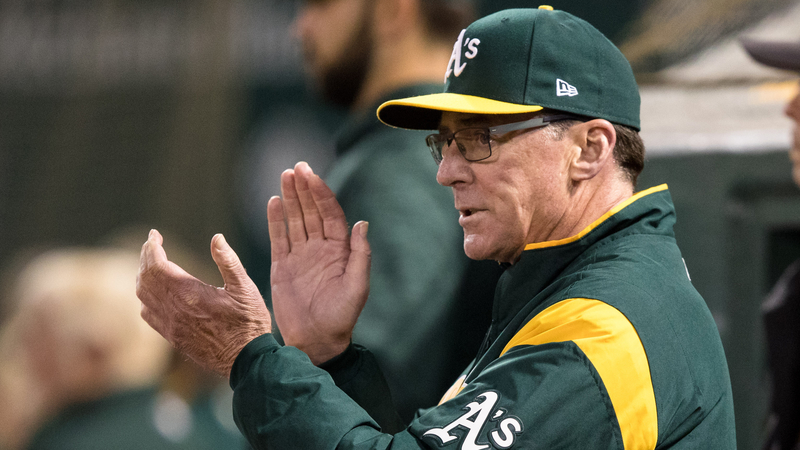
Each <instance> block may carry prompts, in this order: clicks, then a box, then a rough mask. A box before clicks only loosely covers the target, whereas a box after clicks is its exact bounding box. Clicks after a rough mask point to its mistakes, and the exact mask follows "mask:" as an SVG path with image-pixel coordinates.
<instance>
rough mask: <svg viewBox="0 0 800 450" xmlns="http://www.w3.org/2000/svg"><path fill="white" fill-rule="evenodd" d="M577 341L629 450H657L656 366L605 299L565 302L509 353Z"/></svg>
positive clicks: (537, 320) (529, 328)
mask: <svg viewBox="0 0 800 450" xmlns="http://www.w3.org/2000/svg"><path fill="white" fill-rule="evenodd" d="M569 341H571V342H574V343H575V344H576V345H577V346H578V347H579V348H580V349H581V351H583V353H584V354H585V355H586V357H587V358H588V359H589V361H591V363H592V365H593V366H594V368H595V370H597V373H598V374H599V375H600V378H601V379H602V380H603V384H604V385H605V387H606V390H607V391H608V395H609V397H610V398H611V403H612V405H613V406H614V412H615V413H616V415H617V421H618V422H619V427H620V432H621V433H622V441H623V443H624V446H625V449H628V450H630V449H648V450H650V449H654V448H655V446H656V442H657V440H658V416H657V411H656V398H655V393H654V392H653V383H652V380H651V378H650V364H649V363H648V361H647V355H646V354H645V350H644V346H643V345H642V341H641V340H640V339H639V335H638V334H637V333H636V329H634V327H633V325H632V324H631V323H630V321H629V320H628V318H627V317H625V315H623V314H622V313H621V312H620V311H619V310H617V309H616V308H614V307H613V306H610V305H609V304H607V303H603V302H601V301H599V300H591V299H585V298H572V299H567V300H562V301H560V302H558V303H556V304H555V305H553V306H550V307H549V308H547V309H545V310H544V311H542V312H541V313H539V314H537V315H536V317H534V318H533V319H531V321H530V322H528V323H527V324H526V325H525V326H524V327H523V328H522V329H521V330H520V331H519V332H517V334H516V335H514V337H513V338H512V339H511V341H509V343H508V345H506V347H505V348H504V349H503V352H502V353H501V356H502V355H503V354H505V353H506V352H507V351H508V350H510V349H512V348H514V347H518V346H523V345H540V344H546V343H552V342H569Z"/></svg>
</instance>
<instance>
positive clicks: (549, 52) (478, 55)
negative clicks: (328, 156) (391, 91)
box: [378, 6, 640, 130]
mask: <svg viewBox="0 0 800 450" xmlns="http://www.w3.org/2000/svg"><path fill="white" fill-rule="evenodd" d="M639 104H640V99H639V88H638V86H637V85H636V79H635V78H634V76H633V71H632V70H631V66H630V64H629V63H628V60H627V59H625V56H623V55H622V52H620V51H619V49H618V48H617V47H616V46H614V44H612V43H611V41H609V40H608V39H607V38H606V37H605V36H603V34H602V33H600V32H599V31H598V30H597V29H596V28H594V27H593V26H591V25H590V24H589V23H587V22H586V21H584V20H581V19H579V18H577V17H575V16H573V15H572V14H569V13H567V12H564V11H554V10H553V9H552V8H551V7H549V6H540V7H539V8H538V9H533V8H529V9H508V10H505V11H500V12H497V13H494V14H492V15H489V16H486V17H484V18H482V19H479V20H477V21H475V22H473V23H472V24H471V25H470V26H469V27H467V28H466V29H465V30H463V31H462V32H461V34H460V35H459V36H458V39H457V40H456V43H455V45H454V46H453V54H452V56H451V57H450V62H449V63H448V65H447V71H446V73H445V84H444V92H443V93H441V94H431V95H422V96H418V97H409V98H404V99H399V100H392V101H388V102H386V103H384V104H382V105H381V106H380V107H379V108H378V118H379V119H380V120H381V121H382V122H383V123H385V124H387V125H391V126H394V127H398V128H408V129H412V130H435V129H436V128H438V127H439V121H440V119H441V116H442V111H452V112H461V113H473V114H517V113H525V112H534V111H539V110H541V109H543V108H549V109H554V110H558V111H565V112H570V113H573V114H578V115H582V116H588V117H593V118H602V119H606V120H608V121H609V122H613V123H618V124H622V125H627V126H630V127H633V128H635V129H637V130H639V129H640V128H639Z"/></svg>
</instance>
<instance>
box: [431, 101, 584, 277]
mask: <svg viewBox="0 0 800 450" xmlns="http://www.w3.org/2000/svg"><path fill="white" fill-rule="evenodd" d="M533 116H534V114H515V115H502V116H495V115H469V114H461V113H450V112H445V113H443V114H442V121H441V124H440V127H439V131H440V132H443V133H444V132H453V131H457V130H460V129H462V128H468V127H482V126H489V125H498V124H504V123H511V122H518V121H521V120H525V119H528V118H531V117H533ZM568 142H570V139H568V138H564V139H561V140H556V138H555V135H554V133H552V129H551V128H550V127H544V128H538V129H533V130H527V131H525V130H523V131H514V132H511V133H508V134H506V135H503V136H500V137H498V141H494V140H493V141H492V143H491V144H492V156H490V157H489V158H488V159H486V160H483V161H477V162H469V161H467V160H465V159H464V158H463V157H462V155H461V153H460V152H459V151H458V149H457V148H456V145H455V144H451V145H449V146H448V147H446V148H444V149H443V150H442V158H443V159H442V163H441V165H440V166H439V172H438V174H437V176H436V179H437V181H438V182H439V184H441V185H443V186H449V187H450V188H452V189H453V196H454V198H455V207H456V209H458V210H459V213H460V218H459V221H458V222H459V224H460V225H461V227H462V228H463V229H464V252H465V253H466V254H467V256H468V257H470V258H472V259H478V260H480V259H493V260H495V261H499V262H509V263H513V262H515V261H516V260H517V259H518V257H519V255H520V253H521V252H522V250H523V248H524V247H525V245H526V244H529V243H533V242H542V241H546V240H550V239H551V238H552V237H551V233H552V231H553V229H554V228H555V226H556V225H557V224H558V222H559V220H560V219H561V218H562V217H563V216H564V214H565V212H566V211H567V207H568V205H569V190H570V184H571V183H570V177H569V172H568V168H569V151H568V149H569V145H568Z"/></svg>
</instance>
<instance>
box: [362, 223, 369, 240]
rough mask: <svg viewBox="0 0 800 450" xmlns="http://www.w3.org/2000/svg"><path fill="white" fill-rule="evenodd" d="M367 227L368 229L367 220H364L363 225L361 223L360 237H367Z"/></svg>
mask: <svg viewBox="0 0 800 450" xmlns="http://www.w3.org/2000/svg"><path fill="white" fill-rule="evenodd" d="M368 229H369V222H364V225H361V237H367V230H368Z"/></svg>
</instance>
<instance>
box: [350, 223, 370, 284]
mask: <svg viewBox="0 0 800 450" xmlns="http://www.w3.org/2000/svg"><path fill="white" fill-rule="evenodd" d="M368 228H369V222H365V221H363V220H362V221H359V222H358V223H356V224H355V225H354V226H353V232H352V234H351V236H350V258H349V260H348V261H347V275H348V276H349V277H350V278H351V279H352V280H353V282H354V283H355V284H356V285H361V289H363V290H364V291H365V292H369V268H370V262H371V260H372V251H371V250H370V247H369V242H368V241H367V230H368ZM364 297H365V299H366V295H365V296H364Z"/></svg>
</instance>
